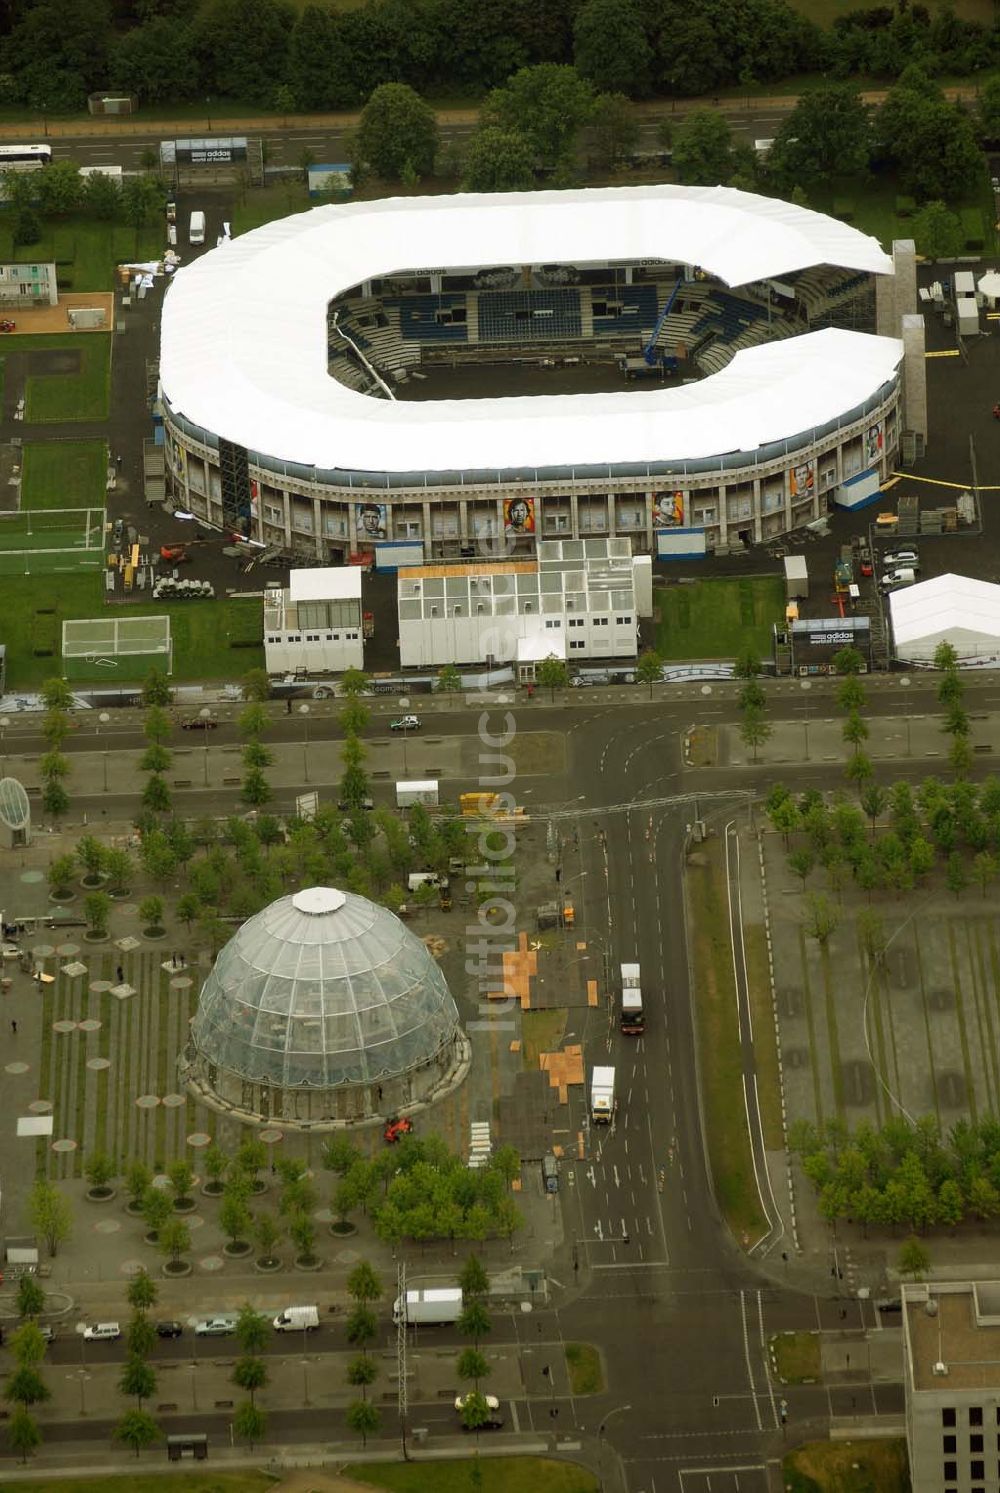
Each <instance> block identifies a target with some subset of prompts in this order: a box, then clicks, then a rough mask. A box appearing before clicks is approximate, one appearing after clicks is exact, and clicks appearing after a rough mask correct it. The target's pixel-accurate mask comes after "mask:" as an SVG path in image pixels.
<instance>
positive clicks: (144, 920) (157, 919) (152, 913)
mask: <svg viewBox="0 0 1000 1493" xmlns="http://www.w3.org/2000/svg"><path fill="white" fill-rule="evenodd" d="M139 922H140V924H141V925H142V928H143V930H144V931H149V930H153V929H156V930H158V929H160V928H161V927H162V926H163V898H162V897H143V899H142V901H141V902H140V903H139Z"/></svg>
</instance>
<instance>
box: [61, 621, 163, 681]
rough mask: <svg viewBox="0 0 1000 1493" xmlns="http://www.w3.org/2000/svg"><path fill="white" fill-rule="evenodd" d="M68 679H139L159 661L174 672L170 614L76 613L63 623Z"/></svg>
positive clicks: (63, 652)
mask: <svg viewBox="0 0 1000 1493" xmlns="http://www.w3.org/2000/svg"><path fill="white" fill-rule="evenodd" d="M62 658H63V673H64V675H65V676H66V678H67V679H129V680H131V679H140V678H142V676H143V675H144V674H146V673H148V671H149V669H150V668H151V667H152V666H153V665H154V664H158V665H159V666H160V667H161V668H162V669H163V670H164V672H165V673H167V674H170V673H172V672H173V662H174V651H173V642H172V640H171V636H170V618H169V617H78V618H74V619H72V620H70V621H66V622H64V623H63V625H62Z"/></svg>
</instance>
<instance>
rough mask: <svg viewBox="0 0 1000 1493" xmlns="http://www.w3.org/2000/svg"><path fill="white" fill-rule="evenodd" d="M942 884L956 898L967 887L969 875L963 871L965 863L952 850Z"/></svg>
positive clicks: (957, 853)
mask: <svg viewBox="0 0 1000 1493" xmlns="http://www.w3.org/2000/svg"><path fill="white" fill-rule="evenodd" d="M944 884H945V886H946V887H947V888H948V890H949V892H951V893H952V894H953V895H954V896H955V897H956V898H958V897H960V896H961V895H962V893H963V892H964V891H965V888H966V887H967V886H968V885H969V873H968V872H967V871H966V869H965V861H964V860H963V859H962V856H961V855H960V854H959V852H958V851H957V850H953V851H952V853H951V855H949V857H948V864H947V866H946V867H945V874H944Z"/></svg>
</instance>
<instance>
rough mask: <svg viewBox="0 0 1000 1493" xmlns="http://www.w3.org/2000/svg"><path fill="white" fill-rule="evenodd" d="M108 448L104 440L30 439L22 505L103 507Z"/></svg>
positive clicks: (32, 506) (25, 450) (23, 481)
mask: <svg viewBox="0 0 1000 1493" xmlns="http://www.w3.org/2000/svg"><path fill="white" fill-rule="evenodd" d="M107 470H108V448H107V446H106V445H105V444H104V442H103V441H47V442H44V443H39V442H36V441H32V442H31V443H30V444H29V445H27V446H25V448H24V469H23V476H22V482H21V507H22V508H103V507H104V499H105V492H106V483H107Z"/></svg>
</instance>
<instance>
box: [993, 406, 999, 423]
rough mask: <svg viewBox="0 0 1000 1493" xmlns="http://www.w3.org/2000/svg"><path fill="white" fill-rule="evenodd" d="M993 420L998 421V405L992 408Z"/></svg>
mask: <svg viewBox="0 0 1000 1493" xmlns="http://www.w3.org/2000/svg"><path fill="white" fill-rule="evenodd" d="M993 418H994V420H1000V404H995V405H994V406H993Z"/></svg>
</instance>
